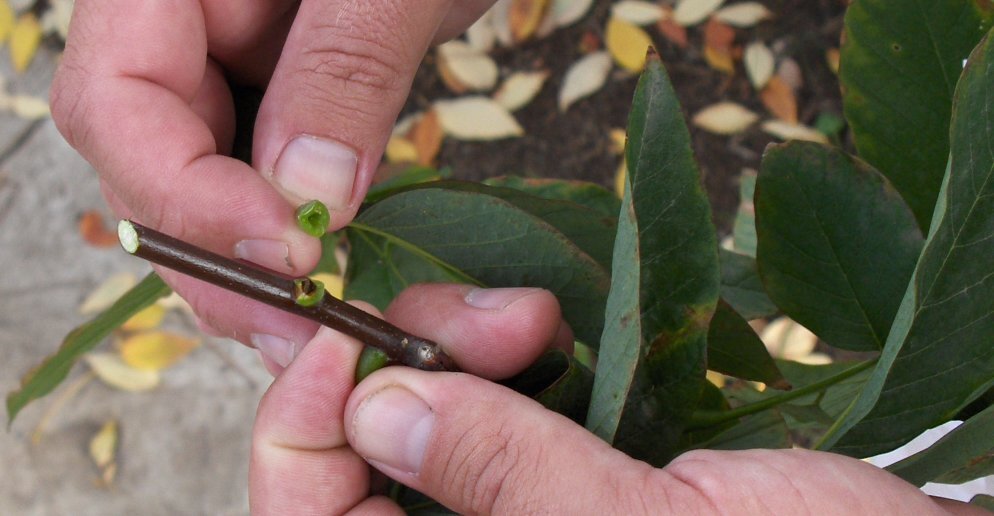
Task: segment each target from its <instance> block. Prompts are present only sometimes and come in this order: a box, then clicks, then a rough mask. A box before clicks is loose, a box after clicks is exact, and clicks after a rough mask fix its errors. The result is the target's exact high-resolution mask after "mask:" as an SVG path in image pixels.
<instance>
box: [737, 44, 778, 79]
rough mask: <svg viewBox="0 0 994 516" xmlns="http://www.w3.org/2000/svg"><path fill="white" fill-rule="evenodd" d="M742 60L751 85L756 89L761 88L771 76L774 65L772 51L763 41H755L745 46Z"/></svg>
mask: <svg viewBox="0 0 994 516" xmlns="http://www.w3.org/2000/svg"><path fill="white" fill-rule="evenodd" d="M743 61H744V64H745V69H746V75H748V76H749V82H751V83H752V87H753V88H756V90H761V89H763V86H766V83H767V81H769V80H770V77H773V70H774V68H775V67H776V62H775V60H774V57H773V51H771V50H770V47H768V46H766V45H765V44H763V42H761V41H755V42H753V43H750V44H749V45H748V46H747V47H746V49H745V56H744V57H743Z"/></svg>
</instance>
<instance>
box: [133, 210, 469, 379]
mask: <svg viewBox="0 0 994 516" xmlns="http://www.w3.org/2000/svg"><path fill="white" fill-rule="evenodd" d="M118 236H119V237H120V239H121V242H122V247H124V249H125V250H126V251H128V252H129V253H131V254H133V255H135V256H137V257H139V258H143V259H145V260H148V261H150V262H154V263H157V264H159V265H162V266H164V267H168V268H170V269H173V270H175V271H178V272H182V273H183V274H187V275H189V276H193V277H194V278H197V279H200V280H203V281H206V282H208V283H212V284H214V285H217V286H219V287H222V288H226V289H228V290H230V291H232V292H235V293H238V294H241V295H243V296H246V297H249V298H251V299H254V300H256V301H259V302H262V303H266V304H268V305H271V306H274V307H276V308H279V309H281V310H283V311H286V312H289V313H292V314H295V315H299V316H301V317H304V318H307V319H310V320H312V321H315V322H318V323H320V324H322V325H324V326H328V327H330V328H333V329H335V330H338V331H340V332H342V333H344V334H346V335H349V336H352V337H355V338H357V339H359V340H360V341H362V342H364V343H366V344H368V345H370V346H373V347H375V348H377V349H380V350H382V351H383V352H384V353H386V355H387V356H388V357H389V358H390V360H391V362H394V363H399V364H403V365H406V366H410V367H415V368H418V369H423V370H426V371H455V370H457V369H456V367H455V364H454V363H453V362H452V359H451V358H449V356H448V355H446V354H445V352H444V351H442V349H441V348H440V347H439V346H438V344H436V343H434V342H432V341H430V340H427V339H423V338H421V337H418V336H415V335H411V334H409V333H406V332H404V331H403V330H401V329H400V328H397V327H396V326H394V325H392V324H390V323H388V322H386V321H384V320H383V319H380V318H378V317H375V316H373V315H371V314H369V313H366V312H364V311H362V310H360V309H359V308H356V307H354V306H352V305H350V304H348V303H345V302H344V301H341V300H339V299H336V298H335V297H334V296H330V295H325V296H320V297H319V298H317V299H313V304H311V303H310V301H312V299H311V296H310V294H312V292H311V289H310V288H307V289H303V290H302V289H301V286H302V285H303V286H310V285H312V281H311V280H309V279H308V278H296V279H286V278H282V277H280V276H277V275H275V274H272V273H270V272H267V271H264V270H262V269H257V268H255V267H251V266H249V265H247V264H244V263H240V262H237V261H235V260H232V259H229V258H225V257H223V256H220V255H217V254H214V253H212V252H210V251H207V250H204V249H201V248H199V247H196V246H194V245H192V244H189V243H186V242H183V241H182V240H178V239H175V238H173V237H170V236H168V235H164V234H162V233H159V232H158V231H155V230H153V229H149V228H147V227H144V226H142V225H140V224H137V223H135V222H132V221H128V220H122V221H121V222H120V224H119V225H118ZM315 286H316V285H315ZM304 290H306V291H304ZM315 292H316V291H315ZM301 296H303V297H304V298H305V299H304V302H301V301H302V299H301ZM315 297H317V296H315Z"/></svg>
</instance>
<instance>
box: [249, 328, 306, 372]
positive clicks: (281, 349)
mask: <svg viewBox="0 0 994 516" xmlns="http://www.w3.org/2000/svg"><path fill="white" fill-rule="evenodd" d="M249 341H251V342H252V345H253V346H255V349H258V350H259V353H262V354H263V355H266V357H267V358H269V359H270V360H272V361H273V362H276V363H277V364H279V365H280V366H281V367H286V366H288V365H290V362H291V361H293V358H294V357H295V356H296V355H297V350H296V346H295V345H294V344H293V342H290V341H289V340H286V339H284V338H282V337H277V336H275V335H266V334H264V333H253V334H252V335H251V336H249Z"/></svg>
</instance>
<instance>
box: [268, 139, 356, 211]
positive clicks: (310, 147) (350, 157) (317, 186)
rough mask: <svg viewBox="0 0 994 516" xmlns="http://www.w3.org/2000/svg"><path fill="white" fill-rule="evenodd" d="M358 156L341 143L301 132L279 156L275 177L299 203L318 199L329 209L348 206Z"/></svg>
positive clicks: (335, 209) (337, 209) (334, 209)
mask: <svg viewBox="0 0 994 516" xmlns="http://www.w3.org/2000/svg"><path fill="white" fill-rule="evenodd" d="M357 163H358V159H357V158H356V153H355V151H353V150H352V149H350V148H348V147H346V146H345V145H342V144H341V143H338V142H335V141H331V140H326V139H324V138H318V137H315V136H310V135H301V136H297V137H296V138H294V139H292V140H290V142H289V143H287V144H286V147H284V148H283V152H281V153H280V157H279V158H278V159H277V160H276V166H275V167H274V168H273V173H272V174H273V180H274V181H275V182H276V183H277V184H279V186H280V187H281V188H282V189H283V190H285V191H286V192H287V193H289V194H290V195H292V196H295V197H297V199H295V201H296V202H297V203H300V202H304V201H309V200H311V199H317V200H319V201H321V202H323V203H324V204H325V206H327V207H328V209H329V210H332V211H341V210H344V209H346V208H347V207H348V206H349V201H350V200H351V198H352V184H353V183H354V182H355V174H356V165H357Z"/></svg>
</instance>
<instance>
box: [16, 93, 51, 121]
mask: <svg viewBox="0 0 994 516" xmlns="http://www.w3.org/2000/svg"><path fill="white" fill-rule="evenodd" d="M8 108H9V109H10V110H11V111H13V112H14V114H15V115H17V116H18V117H20V118H22V119H24V120H40V119H42V118H48V117H49V116H51V115H52V111H51V110H50V109H49V107H48V100H47V99H44V98H41V97H35V96H32V95H13V96H11V97H9V98H8Z"/></svg>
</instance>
